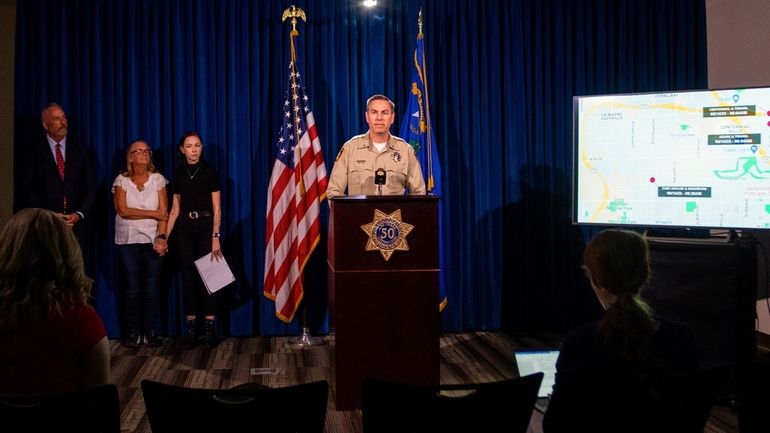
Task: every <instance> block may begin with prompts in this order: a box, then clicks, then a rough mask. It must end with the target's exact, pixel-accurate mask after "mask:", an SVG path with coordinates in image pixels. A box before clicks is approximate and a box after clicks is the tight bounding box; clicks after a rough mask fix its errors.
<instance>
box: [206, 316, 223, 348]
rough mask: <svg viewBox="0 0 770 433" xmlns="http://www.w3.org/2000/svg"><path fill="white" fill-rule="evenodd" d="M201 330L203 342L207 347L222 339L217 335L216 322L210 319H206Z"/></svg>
mask: <svg viewBox="0 0 770 433" xmlns="http://www.w3.org/2000/svg"><path fill="white" fill-rule="evenodd" d="M203 332H204V342H203V344H205V345H206V346H207V347H214V346H216V345H217V344H219V343H220V342H221V341H222V340H221V339H220V338H219V337H217V328H216V324H215V323H214V320H212V319H206V321H205V322H204V323H203Z"/></svg>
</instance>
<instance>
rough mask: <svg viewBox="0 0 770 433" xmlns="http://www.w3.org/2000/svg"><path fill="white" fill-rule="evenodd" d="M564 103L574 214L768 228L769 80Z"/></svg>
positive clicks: (585, 218) (584, 219) (605, 221)
mask: <svg viewBox="0 0 770 433" xmlns="http://www.w3.org/2000/svg"><path fill="white" fill-rule="evenodd" d="M573 102H574V116H575V117H574V126H575V129H574V149H573V151H574V163H575V167H574V182H573V183H574V190H573V194H574V196H573V219H574V221H575V222H576V223H584V224H600V225H615V224H618V225H634V226H671V227H703V228H770V145H769V144H768V143H770V88H767V87H763V88H747V89H731V90H705V91H683V92H667V93H643V94H624V95H603V96H576V97H575V98H574V101H573Z"/></svg>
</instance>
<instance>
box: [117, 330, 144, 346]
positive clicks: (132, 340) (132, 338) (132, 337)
mask: <svg viewBox="0 0 770 433" xmlns="http://www.w3.org/2000/svg"><path fill="white" fill-rule="evenodd" d="M141 342H142V339H141V337H140V336H139V333H138V332H137V331H136V330H130V331H128V335H126V337H125V338H124V339H122V340H121V341H120V344H121V345H122V346H123V347H127V348H130V349H132V348H134V347H138V346H139V343H141Z"/></svg>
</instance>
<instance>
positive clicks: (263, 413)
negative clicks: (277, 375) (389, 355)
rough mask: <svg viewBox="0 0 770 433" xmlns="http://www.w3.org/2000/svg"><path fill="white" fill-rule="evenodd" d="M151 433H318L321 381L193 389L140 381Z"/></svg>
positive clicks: (322, 410) (323, 396) (323, 398)
mask: <svg viewBox="0 0 770 433" xmlns="http://www.w3.org/2000/svg"><path fill="white" fill-rule="evenodd" d="M142 392H143V394H144V404H145V407H146V408H147V418H148V419H149V421H150V428H151V429H152V431H153V433H165V432H179V431H184V432H214V431H215V432H223V433H226V432H245V431H249V432H261V431H264V432H271V433H273V432H277V433H280V432H298V433H316V432H317V433H321V432H323V430H324V422H325V420H326V403H327V399H328V392H329V384H328V383H327V382H326V381H320V382H313V383H306V384H300V385H295V386H288V387H284V388H268V387H243V386H241V387H238V388H234V389H227V390H222V389H196V388H186V387H181V386H174V385H166V384H163V383H159V382H153V381H150V380H143V381H142Z"/></svg>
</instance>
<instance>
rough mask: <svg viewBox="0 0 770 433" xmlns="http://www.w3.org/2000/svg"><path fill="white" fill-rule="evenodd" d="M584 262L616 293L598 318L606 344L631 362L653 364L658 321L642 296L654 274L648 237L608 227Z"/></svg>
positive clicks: (596, 279) (600, 284)
mask: <svg viewBox="0 0 770 433" xmlns="http://www.w3.org/2000/svg"><path fill="white" fill-rule="evenodd" d="M583 263H584V267H585V269H586V271H587V272H586V274H587V275H588V278H589V279H590V280H591V281H592V282H593V284H594V285H596V286H598V287H601V288H602V289H604V290H606V291H608V292H610V293H612V294H613V295H615V296H617V299H616V300H615V302H614V303H613V304H612V305H610V307H609V308H607V311H606V313H605V314H604V316H603V317H602V320H601V321H600V322H599V327H598V330H599V336H600V337H601V339H602V341H603V344H604V345H605V347H606V348H608V349H610V350H612V351H613V352H615V353H616V354H618V355H620V356H621V357H622V358H623V359H624V360H625V361H627V362H630V363H631V364H632V365H644V364H650V363H651V362H652V361H653V360H652V359H651V355H650V347H651V344H652V335H653V334H654V333H655V331H657V329H658V325H659V322H658V320H657V319H656V318H655V315H654V312H653V310H652V308H651V307H650V306H649V305H648V304H647V303H646V302H645V301H644V300H643V299H642V298H641V291H642V289H643V288H644V287H645V286H646V285H647V282H648V281H649V279H650V275H651V271H650V254H649V247H648V245H647V239H645V238H644V237H643V236H641V235H639V234H638V233H635V232H632V231H626V230H605V231H603V232H601V233H599V234H597V235H596V236H595V237H594V238H593V239H591V241H590V242H589V243H588V245H586V249H585V251H584V253H583Z"/></svg>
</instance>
